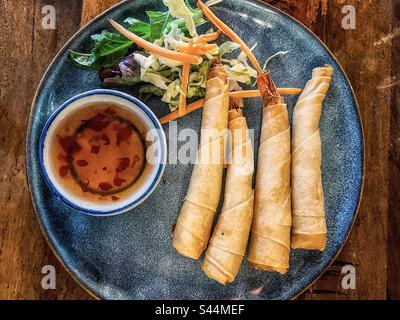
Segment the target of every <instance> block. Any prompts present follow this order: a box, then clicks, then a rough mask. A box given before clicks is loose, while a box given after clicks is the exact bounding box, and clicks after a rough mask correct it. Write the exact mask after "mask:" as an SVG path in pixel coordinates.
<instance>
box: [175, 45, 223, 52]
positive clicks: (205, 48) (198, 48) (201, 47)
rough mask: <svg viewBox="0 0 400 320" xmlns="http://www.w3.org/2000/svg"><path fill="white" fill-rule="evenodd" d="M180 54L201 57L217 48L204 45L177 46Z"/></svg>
mask: <svg viewBox="0 0 400 320" xmlns="http://www.w3.org/2000/svg"><path fill="white" fill-rule="evenodd" d="M177 48H178V50H179V51H180V52H184V53H188V54H193V55H203V54H205V53H206V52H208V51H210V50H213V49H215V48H217V45H216V44H204V45H196V46H193V47H190V46H187V45H179V46H177Z"/></svg>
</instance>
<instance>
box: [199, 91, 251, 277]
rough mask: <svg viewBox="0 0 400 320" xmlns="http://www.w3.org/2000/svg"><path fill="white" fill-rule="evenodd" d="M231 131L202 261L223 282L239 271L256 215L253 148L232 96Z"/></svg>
mask: <svg viewBox="0 0 400 320" xmlns="http://www.w3.org/2000/svg"><path fill="white" fill-rule="evenodd" d="M229 131H230V148H229V149H230V159H229V165H228V170H227V174H226V181H225V194H224V204H223V207H222V211H221V215H220V217H219V219H218V222H217V225H216V227H215V229H214V232H213V234H212V237H211V239H210V243H209V245H208V248H207V251H206V254H205V258H204V260H203V263H202V268H203V270H204V272H205V273H206V275H207V276H208V277H209V278H212V279H214V280H216V281H218V282H220V283H221V284H228V283H229V282H232V281H233V280H234V279H235V277H236V275H237V274H238V272H239V269H240V265H241V264H242V260H243V257H244V255H245V253H246V247H247V241H248V239H249V234H250V228H251V221H252V217H253V200H254V198H253V186H252V179H253V173H254V155H253V147H252V145H251V140H250V136H249V132H248V129H247V122H246V118H245V117H243V113H242V110H241V109H240V108H239V107H238V105H237V104H236V102H234V100H233V99H231V102H230V110H229Z"/></svg>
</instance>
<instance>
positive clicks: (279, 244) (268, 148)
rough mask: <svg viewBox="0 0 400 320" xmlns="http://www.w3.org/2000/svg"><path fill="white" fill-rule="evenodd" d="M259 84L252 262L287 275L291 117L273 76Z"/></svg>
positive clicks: (265, 77)
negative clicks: (260, 116) (260, 114)
mask: <svg viewBox="0 0 400 320" xmlns="http://www.w3.org/2000/svg"><path fill="white" fill-rule="evenodd" d="M257 83H258V87H259V89H260V92H261V95H262V99H263V104H264V109H263V121H262V129H261V137H260V146H259V151H258V152H259V153H258V165H257V175H256V187H255V195H254V197H255V199H254V218H253V225H252V230H251V239H250V250H249V255H248V261H249V263H250V264H251V265H252V266H253V267H255V268H257V269H261V270H266V271H276V272H279V273H281V274H284V273H286V271H287V269H288V267H289V251H290V227H291V222H292V220H291V201H290V197H291V195H290V128H289V118H288V111H287V108H286V105H285V104H284V100H283V98H282V97H281V96H280V95H279V94H278V92H277V89H276V86H275V84H274V82H273V80H272V78H271V76H270V75H269V74H268V73H265V74H263V75H261V76H260V77H259V78H258V79H257Z"/></svg>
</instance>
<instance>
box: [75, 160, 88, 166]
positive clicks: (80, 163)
mask: <svg viewBox="0 0 400 320" xmlns="http://www.w3.org/2000/svg"><path fill="white" fill-rule="evenodd" d="M76 164H77V165H78V166H80V167H86V166H87V165H88V164H89V162H87V161H86V160H83V159H81V160H78V161H76Z"/></svg>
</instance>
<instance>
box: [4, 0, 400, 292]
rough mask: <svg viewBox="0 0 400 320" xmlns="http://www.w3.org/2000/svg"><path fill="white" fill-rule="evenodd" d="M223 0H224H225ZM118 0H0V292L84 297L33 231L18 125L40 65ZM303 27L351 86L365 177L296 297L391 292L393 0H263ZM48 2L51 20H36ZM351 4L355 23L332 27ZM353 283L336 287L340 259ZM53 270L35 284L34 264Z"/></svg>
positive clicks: (397, 139)
mask: <svg viewBox="0 0 400 320" xmlns="http://www.w3.org/2000/svg"><path fill="white" fill-rule="evenodd" d="M225 1H228V0H225ZM117 2H118V0H69V1H64V0H35V1H32V0H1V1H0V21H1V25H2V32H1V33H0V66H1V76H0V160H1V173H0V299H90V298H92V297H91V296H90V295H89V294H88V293H87V292H85V291H84V290H83V289H82V288H81V287H80V286H79V284H77V283H76V282H75V281H74V280H73V279H72V277H71V276H70V275H69V274H68V273H67V272H66V271H65V269H64V268H63V266H62V265H61V264H60V263H59V262H58V261H57V259H56V258H55V256H54V255H53V253H52V252H51V250H50V249H49V247H48V246H47V244H46V241H45V239H44V237H43V235H42V234H41V231H40V228H39V225H38V223H37V221H36V217H35V214H34V212H33V209H32V206H31V203H30V199H29V194H28V187H27V184H26V178H25V171H24V170H25V163H24V158H25V128H26V123H27V119H28V115H29V110H30V105H31V102H32V99H33V96H34V93H35V90H36V88H37V86H38V83H39V81H40V78H41V77H42V75H43V73H44V71H45V69H46V68H47V66H48V64H49V63H50V61H51V60H52V58H53V57H54V56H55V54H56V53H57V51H58V50H59V49H60V48H61V46H62V45H63V44H64V43H65V42H66V41H67V40H68V39H69V38H70V37H71V36H72V35H73V34H74V33H75V32H76V31H77V30H78V29H79V28H80V26H82V25H84V24H86V23H87V22H88V21H90V19H91V18H93V17H95V16H96V15H97V14H99V13H101V12H102V11H103V10H105V9H107V8H108V7H110V6H111V5H113V4H115V3H117ZM267 2H269V3H271V4H272V5H274V6H276V7H278V8H280V9H282V10H284V11H285V12H287V13H289V14H291V15H292V16H294V17H295V18H297V19H298V20H300V21H301V22H303V23H304V24H305V25H306V26H308V27H309V28H311V29H312V30H313V31H314V32H315V33H316V34H317V35H318V36H319V37H320V39H321V40H322V41H323V42H324V43H325V44H326V45H327V46H328V47H329V48H330V49H331V50H332V51H333V53H334V54H335V55H336V57H337V58H338V60H339V62H340V63H341V64H342V66H343V68H344V69H345V71H346V73H347V75H348V76H349V78H350V81H351V83H352V85H353V87H354V90H355V92H356V96H357V99H358V102H359V105H360V111H361V114H362V119H363V126H364V134H365V144H366V150H365V154H366V161H365V171H366V174H365V185H364V192H363V197H362V201H361V206H360V210H359V215H358V218H357V221H356V223H355V225H354V228H353V230H352V232H351V235H350V237H349V239H348V241H347V243H346V245H345V247H344V249H343V251H342V252H341V253H340V255H339V256H338V258H337V259H336V261H335V262H334V264H333V265H332V266H331V267H330V268H329V270H328V271H326V272H325V273H324V274H323V275H322V277H321V278H320V279H319V280H318V281H317V282H316V283H315V284H314V285H313V286H312V287H311V288H310V289H309V290H307V292H306V293H304V294H302V295H301V296H300V297H299V299H400V275H399V272H398V270H399V268H400V232H399V231H398V230H399V229H400V205H399V199H400V188H399V181H400V88H399V87H400V86H399V85H400V74H399V70H400V63H399V53H400V43H399V38H400V1H399V0H370V1H358V0H346V1H343V0H329V1H328V0H303V1H297V0H267ZM44 5H53V6H54V7H55V8H56V12H57V28H56V29H55V30H45V29H43V28H42V25H41V20H42V17H43V14H42V7H43V6H44ZM344 5H354V7H355V8H356V14H357V25H356V29H355V30H344V29H343V28H342V26H341V21H342V18H343V17H344V14H343V13H342V8H343V6H344ZM347 264H351V265H353V266H354V267H355V270H356V289H354V290H351V289H350V290H344V289H343V288H342V286H341V281H342V277H343V275H342V274H341V270H342V267H343V266H344V265H347ZM44 265H53V266H55V268H56V272H57V284H56V289H55V290H44V289H42V287H41V279H42V276H43V275H42V273H41V270H42V267H43V266H44Z"/></svg>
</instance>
